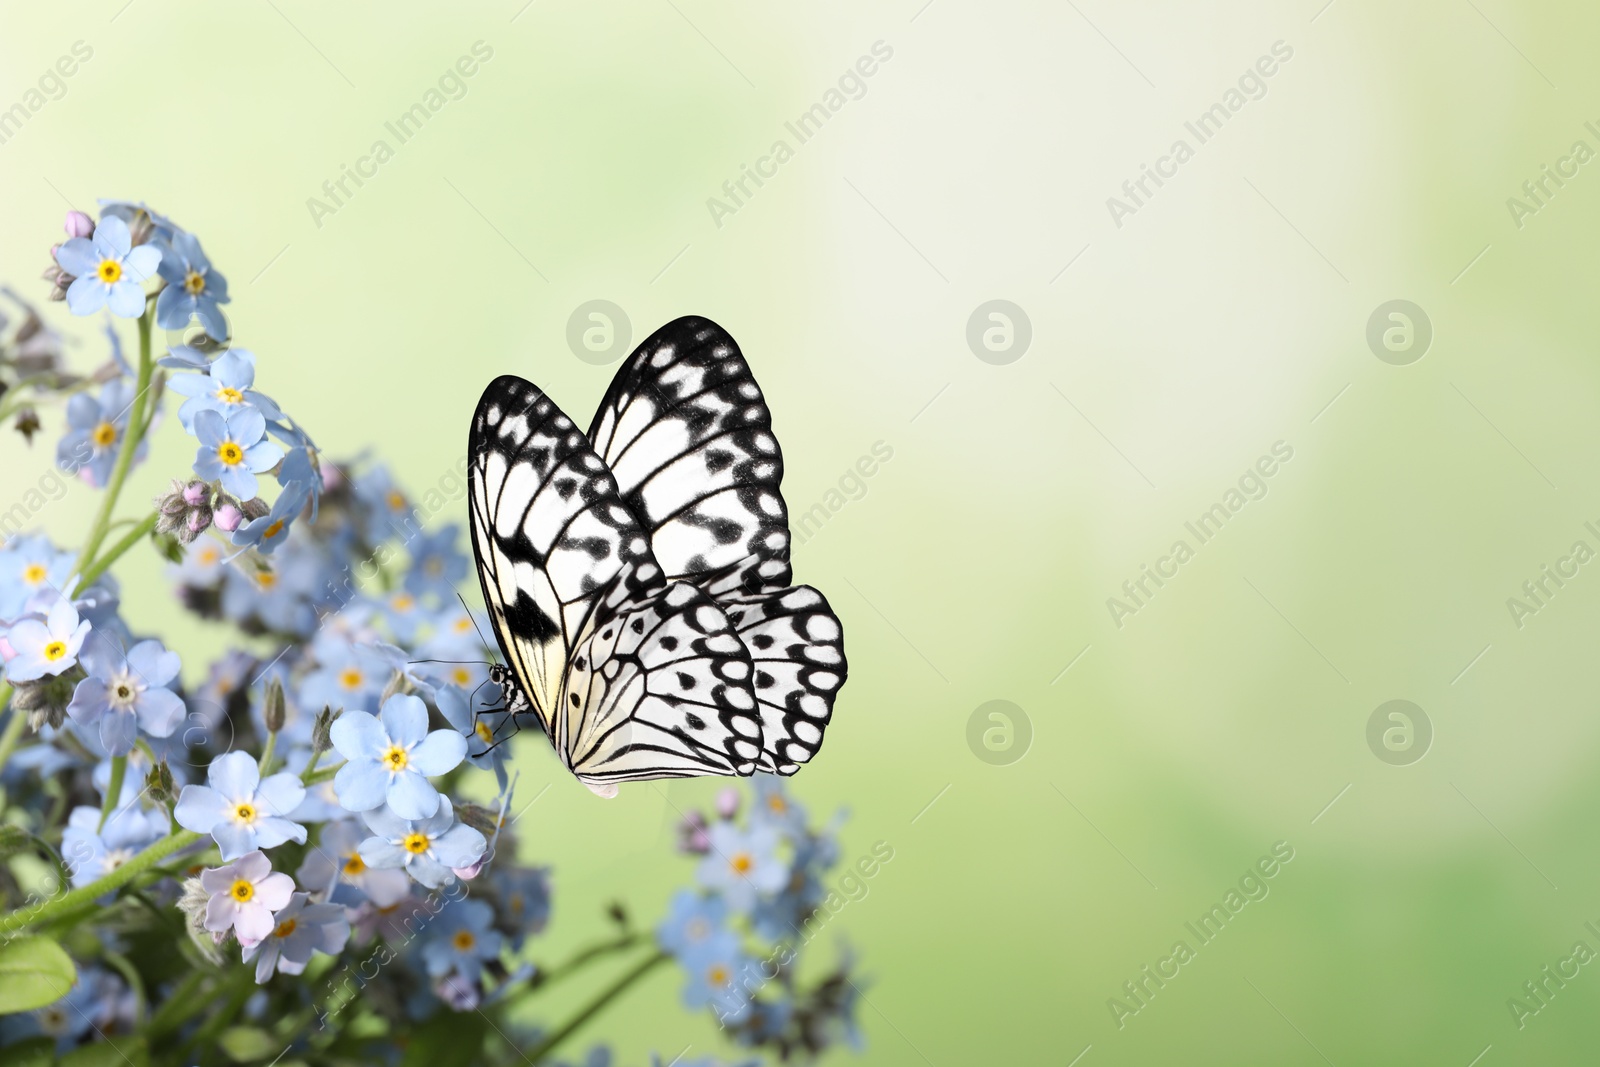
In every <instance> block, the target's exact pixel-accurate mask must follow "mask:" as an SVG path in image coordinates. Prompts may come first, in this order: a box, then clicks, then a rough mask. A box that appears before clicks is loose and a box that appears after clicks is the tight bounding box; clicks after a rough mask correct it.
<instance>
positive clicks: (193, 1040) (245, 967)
mask: <svg viewBox="0 0 1600 1067" xmlns="http://www.w3.org/2000/svg"><path fill="white" fill-rule="evenodd" d="M230 977H232V979H233V993H232V995H230V996H229V997H228V999H227V1001H225V1002H224V1003H223V1005H222V1008H221V1010H220V1011H218V1012H217V1013H216V1014H215V1015H213V1016H212V1017H211V1018H209V1019H207V1020H206V1021H205V1022H204V1023H203V1024H202V1025H201V1027H200V1029H198V1030H196V1031H195V1032H194V1034H193V1035H192V1036H191V1037H190V1038H189V1040H188V1041H185V1042H184V1043H183V1047H184V1048H185V1049H188V1048H193V1047H196V1046H198V1047H199V1048H205V1047H206V1046H207V1045H210V1044H211V1043H212V1042H213V1041H215V1040H216V1039H217V1036H218V1035H220V1034H221V1033H222V1031H224V1030H226V1029H227V1028H228V1024H229V1023H231V1022H233V1017H234V1016H235V1015H238V1014H239V1009H240V1008H243V1007H244V1002H245V1001H247V1000H249V999H250V994H252V993H254V992H255V991H256V965H255V964H254V963H246V964H242V965H241V966H240V967H239V969H238V970H237V971H234V972H233V974H232V975H231V976H230ZM219 992H220V990H219ZM213 1003H214V1001H213Z"/></svg>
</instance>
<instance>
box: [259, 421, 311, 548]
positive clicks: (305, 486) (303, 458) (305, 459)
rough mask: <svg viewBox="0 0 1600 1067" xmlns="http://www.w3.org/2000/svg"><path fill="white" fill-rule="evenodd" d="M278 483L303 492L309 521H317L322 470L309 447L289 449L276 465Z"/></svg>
mask: <svg viewBox="0 0 1600 1067" xmlns="http://www.w3.org/2000/svg"><path fill="white" fill-rule="evenodd" d="M258 395H259V394H258ZM278 484H279V485H281V486H283V487H284V489H285V490H287V489H290V488H295V489H299V490H300V491H302V492H304V493H305V494H306V496H307V497H308V498H309V499H310V501H311V521H312V522H316V521H317V503H318V501H320V500H321V499H322V471H321V470H319V469H318V467H317V464H316V463H315V461H314V460H313V459H312V450H311V449H310V448H309V447H305V446H302V447H299V448H291V449H289V451H288V452H287V453H286V454H285V455H284V457H283V462H282V463H280V464H279V465H278Z"/></svg>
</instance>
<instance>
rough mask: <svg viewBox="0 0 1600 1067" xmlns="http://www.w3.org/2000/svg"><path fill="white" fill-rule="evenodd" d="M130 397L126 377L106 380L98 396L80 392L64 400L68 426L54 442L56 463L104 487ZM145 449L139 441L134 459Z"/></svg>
mask: <svg viewBox="0 0 1600 1067" xmlns="http://www.w3.org/2000/svg"><path fill="white" fill-rule="evenodd" d="M133 401H134V392H133V383H132V382H130V381H128V380H127V379H126V378H117V379H115V380H113V381H110V382H107V383H106V387H105V388H104V389H102V390H100V398H99V399H98V400H96V399H95V398H94V397H92V396H90V395H89V394H87V393H79V394H77V395H76V396H74V397H73V398H72V399H71V400H69V401H67V425H68V426H69V427H70V429H69V430H68V431H67V435H66V436H65V437H63V438H62V439H61V441H60V443H59V444H57V445H56V466H58V467H60V468H61V469H62V470H63V471H64V472H66V473H68V474H76V475H77V476H78V477H79V478H81V479H83V480H84V481H85V482H87V483H88V484H89V485H91V486H93V487H94V488H96V489H101V488H104V487H105V484H106V482H107V481H108V480H110V478H111V468H112V467H114V466H115V465H116V462H117V453H118V452H120V451H121V450H122V437H123V434H124V433H125V432H126V431H127V429H128V419H129V418H130V417H131V416H132V413H133ZM148 450H149V449H148V445H147V442H145V441H140V442H139V447H138V449H137V450H136V451H135V452H134V455H133V459H134V462H138V461H140V460H143V459H144V457H145V453H146V452H147V451H148Z"/></svg>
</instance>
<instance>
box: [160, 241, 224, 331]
mask: <svg viewBox="0 0 1600 1067" xmlns="http://www.w3.org/2000/svg"><path fill="white" fill-rule="evenodd" d="M157 270H159V271H160V272H161V277H162V278H164V279H166V282H167V287H166V288H165V289H163V290H161V295H160V296H158V297H156V325H157V326H159V327H161V328H162V329H163V330H181V329H183V328H184V327H185V326H187V325H189V318H190V316H195V315H198V316H199V318H200V324H201V325H202V326H204V327H205V328H206V334H207V335H208V336H210V337H211V338H213V339H214V340H218V341H222V340H226V339H227V336H228V324H227V320H225V319H224V318H223V317H222V310H221V309H220V308H218V307H217V305H218V304H226V303H227V302H228V279H226V278H224V277H223V276H222V272H221V271H217V270H212V269H211V260H209V259H207V258H206V254H205V252H204V251H203V250H202V249H201V247H200V239H199V238H198V237H196V236H195V235H194V234H192V233H176V234H173V236H172V239H171V240H170V241H169V242H167V244H166V245H165V246H163V247H162V248H161V264H160V266H159V267H158V268H157Z"/></svg>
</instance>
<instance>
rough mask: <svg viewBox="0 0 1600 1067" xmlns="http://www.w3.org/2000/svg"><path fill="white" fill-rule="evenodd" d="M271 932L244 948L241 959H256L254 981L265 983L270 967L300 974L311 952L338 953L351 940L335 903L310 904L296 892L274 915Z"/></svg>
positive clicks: (331, 954)
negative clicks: (273, 924)
mask: <svg viewBox="0 0 1600 1067" xmlns="http://www.w3.org/2000/svg"><path fill="white" fill-rule="evenodd" d="M272 918H273V922H274V923H275V924H276V925H275V926H274V927H273V929H272V932H271V933H270V934H268V935H267V936H266V937H264V938H262V939H261V940H260V941H258V942H256V943H255V944H254V945H250V946H248V947H246V948H245V950H244V961H245V962H246V963H249V962H250V961H251V960H252V959H253V960H255V961H256V984H257V985H265V984H266V982H267V979H269V978H271V977H272V972H273V969H274V968H276V969H277V971H278V973H279V974H300V973H302V972H304V971H305V969H306V964H307V963H310V962H311V954H312V953H313V952H324V953H327V954H328V955H329V956H337V955H338V954H339V953H340V952H341V951H343V950H344V945H345V942H346V941H348V940H350V923H349V922H348V921H346V919H345V915H344V908H343V907H342V906H341V905H338V904H313V903H311V898H310V897H309V896H308V895H306V894H305V893H296V894H294V896H292V897H290V898H289V903H288V905H287V906H286V907H284V908H283V910H282V911H280V912H278V913H277V914H276V915H274V916H273V917H272Z"/></svg>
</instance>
